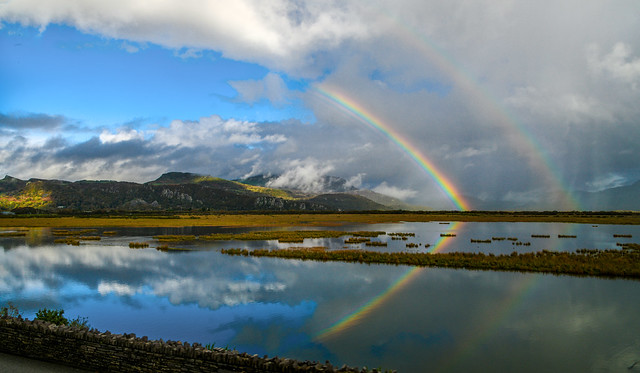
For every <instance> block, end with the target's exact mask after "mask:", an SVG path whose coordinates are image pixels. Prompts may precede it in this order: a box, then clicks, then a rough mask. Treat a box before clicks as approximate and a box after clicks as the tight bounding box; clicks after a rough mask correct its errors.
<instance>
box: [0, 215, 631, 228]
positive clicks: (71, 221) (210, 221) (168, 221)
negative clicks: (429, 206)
mask: <svg viewBox="0 0 640 373" xmlns="http://www.w3.org/2000/svg"><path fill="white" fill-rule="evenodd" d="M429 221H447V222H449V221H463V222H558V223H581V224H631V225H640V214H639V213H602V214H597V213H579V212H577V213H534V212H518V213H512V212H482V213H479V212H450V213H449V212H424V213H412V212H407V213H362V214H359V213H327V214H324V213H306V214H305V213H300V214H297V213H283V214H251V213H247V214H211V215H197V214H194V215H181V216H171V217H164V216H159V217H148V216H133V217H123V216H116V217H67V216H65V217H12V216H7V217H5V216H2V217H0V226H1V227H76V228H81V227H188V226H221V227H256V226H262V227H284V226H340V225H343V224H349V223H362V224H375V223H397V222H429Z"/></svg>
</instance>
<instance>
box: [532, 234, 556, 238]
mask: <svg viewBox="0 0 640 373" xmlns="http://www.w3.org/2000/svg"><path fill="white" fill-rule="evenodd" d="M531 237H532V238H551V235H550V234H532V235H531Z"/></svg>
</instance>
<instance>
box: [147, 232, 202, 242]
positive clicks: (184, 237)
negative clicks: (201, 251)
mask: <svg viewBox="0 0 640 373" xmlns="http://www.w3.org/2000/svg"><path fill="white" fill-rule="evenodd" d="M153 239H154V240H158V241H160V242H179V241H194V240H195V239H196V236H194V235H192V234H162V235H158V236H153Z"/></svg>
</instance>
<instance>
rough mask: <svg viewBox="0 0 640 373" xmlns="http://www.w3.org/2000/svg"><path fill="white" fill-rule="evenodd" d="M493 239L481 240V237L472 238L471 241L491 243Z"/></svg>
mask: <svg viewBox="0 0 640 373" xmlns="http://www.w3.org/2000/svg"><path fill="white" fill-rule="evenodd" d="M491 242H492V241H491V240H479V239H474V238H472V239H471V243H491Z"/></svg>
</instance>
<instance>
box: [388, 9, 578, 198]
mask: <svg viewBox="0 0 640 373" xmlns="http://www.w3.org/2000/svg"><path fill="white" fill-rule="evenodd" d="M378 12H379V15H380V16H381V17H382V18H383V19H386V20H387V21H389V22H390V23H391V24H393V25H395V26H396V27H395V28H394V30H395V32H396V33H397V35H396V36H397V38H398V40H400V41H403V42H405V43H407V44H409V45H410V46H411V47H412V51H413V52H414V53H416V54H418V53H419V54H422V55H423V56H425V57H426V59H427V60H428V61H429V62H430V63H431V64H433V65H434V66H436V67H437V68H438V69H439V70H440V71H441V72H444V73H445V74H446V76H448V77H449V78H450V79H451V81H452V83H453V86H455V87H457V88H458V89H459V90H460V91H461V92H463V94H465V95H467V97H469V103H470V105H474V106H475V110H479V111H480V112H481V113H483V115H487V116H488V117H489V118H491V122H492V123H493V124H494V125H496V126H498V127H499V128H500V130H501V131H502V134H501V136H502V138H505V139H509V143H510V145H511V146H512V147H513V149H514V150H515V151H516V153H517V154H518V155H519V156H524V157H525V158H526V159H527V161H528V163H529V167H530V168H531V169H532V171H534V170H535V171H537V175H539V176H540V177H541V178H542V179H543V180H545V182H546V183H547V184H548V185H549V186H551V187H552V188H553V189H554V193H557V197H558V203H559V206H558V207H559V208H560V209H566V210H580V204H579V203H578V201H577V200H576V199H575V197H574V196H573V194H572V193H571V192H570V190H569V188H568V187H567V186H566V185H565V181H564V180H563V176H562V173H563V172H562V170H560V169H559V168H558V165H557V162H554V161H553V160H552V158H551V156H550V154H549V152H548V151H547V150H546V149H545V147H544V146H542V144H541V143H540V142H539V141H538V139H537V138H536V136H535V135H534V134H533V133H532V132H531V131H530V130H529V129H528V128H527V127H526V126H524V125H523V124H522V123H520V122H519V121H518V120H517V119H516V118H515V117H514V116H513V115H512V114H511V113H510V112H509V111H508V110H507V109H506V108H505V107H504V105H503V104H501V103H500V101H499V100H498V99H496V98H495V97H494V96H493V95H492V94H491V92H490V91H489V90H488V89H486V88H484V87H483V85H482V84H480V83H479V82H478V81H477V79H476V78H474V74H471V73H470V72H469V71H467V70H466V69H465V68H464V67H463V65H461V64H460V63H458V62H457V61H456V60H455V59H454V58H453V57H452V56H451V55H450V54H448V53H447V52H446V50H444V49H443V48H440V47H439V46H438V44H437V43H436V42H435V41H434V40H433V39H431V38H429V37H428V36H427V35H426V34H425V33H424V32H421V31H420V30H418V29H417V28H416V27H414V26H412V22H411V21H408V20H406V19H403V18H400V17H398V16H397V15H394V12H393V10H392V9H379V10H378Z"/></svg>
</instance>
